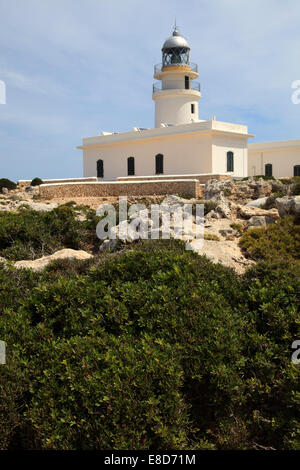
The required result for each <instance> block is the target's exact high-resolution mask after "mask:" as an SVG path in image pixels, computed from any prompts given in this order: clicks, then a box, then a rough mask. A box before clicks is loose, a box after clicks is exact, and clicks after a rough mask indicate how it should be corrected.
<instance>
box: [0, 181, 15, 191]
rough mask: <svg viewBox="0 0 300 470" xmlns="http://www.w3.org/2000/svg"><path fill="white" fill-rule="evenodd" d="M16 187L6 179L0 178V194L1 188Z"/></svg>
mask: <svg viewBox="0 0 300 470" xmlns="http://www.w3.org/2000/svg"><path fill="white" fill-rule="evenodd" d="M16 187H17V185H16V183H14V182H13V181H10V180H9V179H7V178H1V179H0V192H1V191H2V188H6V189H16Z"/></svg>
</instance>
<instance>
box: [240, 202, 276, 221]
mask: <svg viewBox="0 0 300 470" xmlns="http://www.w3.org/2000/svg"><path fill="white" fill-rule="evenodd" d="M238 212H239V215H240V216H241V217H243V218H245V219H250V218H251V217H255V216H256V217H270V218H272V219H274V220H277V219H279V212H278V210H277V209H275V208H274V209H261V208H259V207H252V206H248V205H247V206H240V207H239V208H238Z"/></svg>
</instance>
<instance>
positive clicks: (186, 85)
mask: <svg viewBox="0 0 300 470" xmlns="http://www.w3.org/2000/svg"><path fill="white" fill-rule="evenodd" d="M184 86H185V89H186V90H189V89H190V77H187V76H185V77H184Z"/></svg>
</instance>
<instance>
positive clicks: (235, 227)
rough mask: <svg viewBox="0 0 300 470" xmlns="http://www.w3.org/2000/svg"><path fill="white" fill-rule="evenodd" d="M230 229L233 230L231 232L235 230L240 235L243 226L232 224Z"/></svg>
mask: <svg viewBox="0 0 300 470" xmlns="http://www.w3.org/2000/svg"><path fill="white" fill-rule="evenodd" d="M230 227H231V228H232V229H233V230H236V231H237V232H238V233H239V234H240V235H241V234H242V233H243V226H242V224H237V223H235V222H234V223H232V224H230Z"/></svg>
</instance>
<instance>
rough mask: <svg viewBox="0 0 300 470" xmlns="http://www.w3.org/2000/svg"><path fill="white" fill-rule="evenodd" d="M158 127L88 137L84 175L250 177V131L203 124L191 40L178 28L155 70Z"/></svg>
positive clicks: (222, 124) (236, 126)
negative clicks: (209, 175) (220, 175)
mask: <svg viewBox="0 0 300 470" xmlns="http://www.w3.org/2000/svg"><path fill="white" fill-rule="evenodd" d="M154 78H155V79H157V80H158V81H157V82H156V83H155V84H154V85H153V94H152V99H153V100H154V102H155V127H154V128H153V129H140V128H133V131H131V132H124V133H121V134H118V133H109V132H103V133H102V135H101V136H96V137H89V138H85V139H83V144H82V146H80V147H78V148H80V149H82V150H83V167H84V176H85V177H91V176H98V178H101V179H103V180H114V179H116V178H118V177H122V176H123V177H124V176H154V175H191V174H203V173H205V174H208V173H213V174H216V173H222V174H223V173H228V174H230V175H233V176H247V174H248V150H247V142H248V138H249V137H252V136H250V135H249V134H248V128H247V126H245V125H240V124H230V123H226V122H219V121H216V120H215V119H214V118H213V119H212V120H210V121H203V120H199V118H198V101H199V100H200V98H201V92H200V84H199V83H197V82H194V79H196V78H198V68H197V65H196V64H192V63H191V62H190V47H189V44H188V42H187V40H186V39H185V38H184V37H183V36H182V35H181V34H180V33H179V31H178V29H177V28H176V27H175V29H174V32H173V35H172V36H171V37H170V38H168V39H167V40H166V41H165V43H164V45H163V48H162V63H161V64H159V65H156V66H155V67H154Z"/></svg>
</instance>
